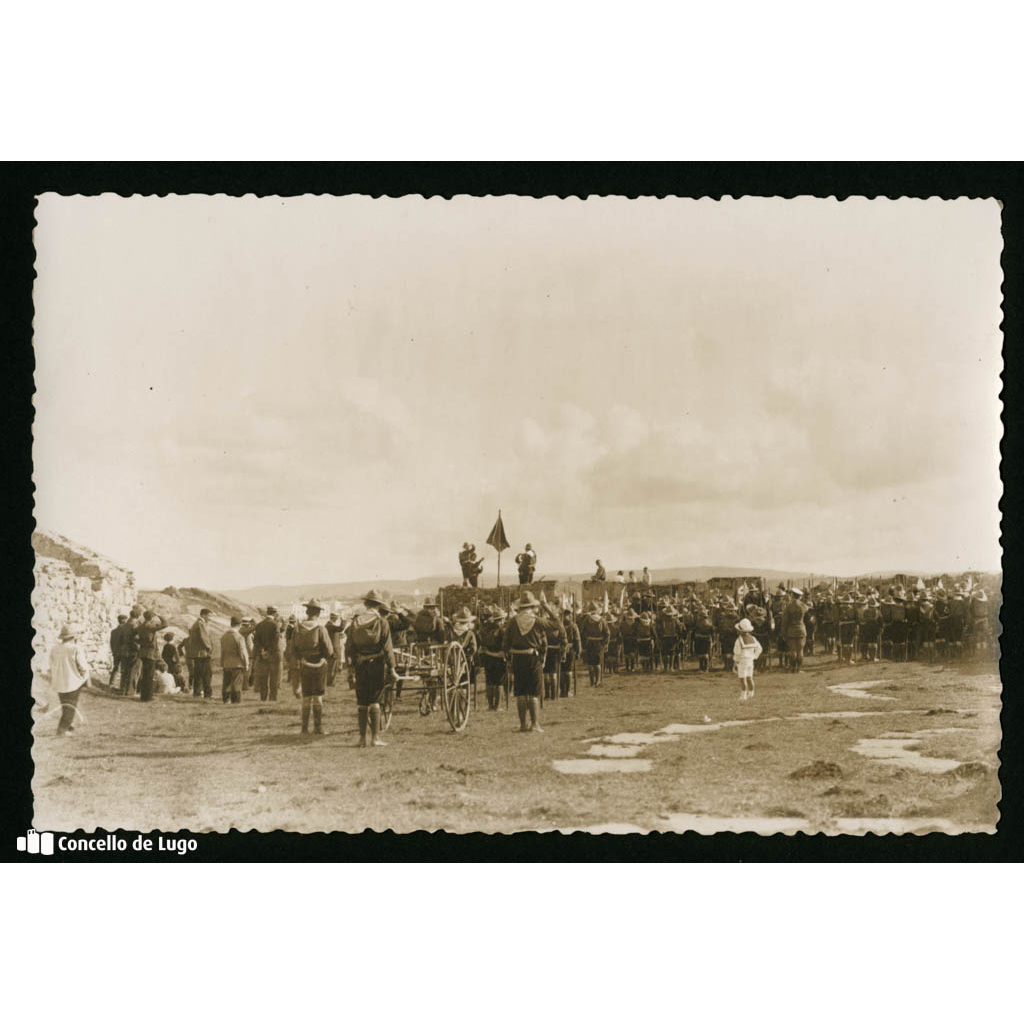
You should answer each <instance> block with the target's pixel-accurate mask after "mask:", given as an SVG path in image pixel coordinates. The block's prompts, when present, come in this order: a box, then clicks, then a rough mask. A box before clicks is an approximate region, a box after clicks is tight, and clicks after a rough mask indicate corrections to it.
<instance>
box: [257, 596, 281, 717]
mask: <svg viewBox="0 0 1024 1024" xmlns="http://www.w3.org/2000/svg"><path fill="white" fill-rule="evenodd" d="M283 639H284V638H283V637H282V635H281V623H280V621H279V619H278V614H277V609H276V608H275V607H274V606H273V605H272V604H271V605H268V606H267V610H266V612H265V613H264V615H263V618H262V619H260V621H259V622H257V623H256V628H255V629H254V630H253V631H252V659H253V673H252V679H253V687H254V688H255V689H256V691H257V693H259V695H260V700H261V701H268V700H269V701H275V700H277V691H278V689H279V688H280V686H281V668H282V655H283Z"/></svg>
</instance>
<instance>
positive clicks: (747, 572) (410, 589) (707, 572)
mask: <svg viewBox="0 0 1024 1024" xmlns="http://www.w3.org/2000/svg"><path fill="white" fill-rule="evenodd" d="M637 571H638V572H639V567H638V569H637ZM501 575H502V579H503V580H504V582H506V583H515V582H517V581H518V576H517V575H516V571H515V566H512V567H511V572H508V571H505V572H502V574H501ZM613 575H614V570H612V571H611V572H610V573H609V576H613ZM808 575H809V574H808V573H804V572H784V571H782V570H779V569H750V568H735V567H732V566H720V565H697V566H686V567H676V568H670V569H652V570H651V578H652V579H653V580H654V582H656V583H685V582H687V581H689V580H707V579H711V578H712V577H714V576H756V577H758V578H762V577H763V578H765V579H767V580H768V582H769V584H772V585H774V584H776V583H778V582H779V581H780V580H788V579H792V580H797V579H806V578H807V577H808ZM590 576H591V574H590V573H589V572H586V573H579V572H577V573H569V572H545V573H539V574H538V577H537V578H538V579H556V580H572V581H579V580H588V579H590ZM461 582H462V580H461V578H460V577H459V576H456V575H455V574H454V573H452V574H451V575H449V576H420V577H418V578H417V579H412V580H351V581H348V582H344V583H296V584H287V585H280V586H275V585H270V586H264V587H250V588H249V589H248V590H226V591H224V592H223V593H224V596H225V597H227V598H230V599H232V600H235V601H243V602H245V603H246V604H249V605H259V606H265V605H267V604H268V603H269V604H273V605H277V606H278V607H280V606H284V605H291V604H294V603H296V602H298V601H305V600H306V599H308V598H310V597H316V598H319V599H320V600H322V601H345V600H351V599H352V598H356V597H359V596H360V595H361V594H365V593H366V591H368V590H369V589H370V588H371V587H377V588H378V589H379V590H383V591H386V592H387V593H388V594H392V595H394V596H395V597H397V598H398V599H399V600H409V599H412V598H414V597H415V596H416V595H417V594H419V595H420V596H422V595H424V594H435V593H437V591H438V590H440V588H441V587H446V586H449V585H450V584H452V583H461ZM494 582H495V574H494V573H493V572H488V573H484V575H483V576H482V577H481V578H480V585H481V586H493V585H494Z"/></svg>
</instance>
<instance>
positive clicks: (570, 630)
mask: <svg viewBox="0 0 1024 1024" xmlns="http://www.w3.org/2000/svg"><path fill="white" fill-rule="evenodd" d="M562 629H563V630H564V631H565V647H564V649H563V651H562V668H561V675H560V676H559V684H558V685H559V690H558V694H559V696H560V697H568V696H569V689H570V687H571V684H572V678H573V672H574V671H575V666H576V659H577V658H578V657H579V656H580V651H581V650H582V643H581V640H580V630H579V627H578V626H577V625H576V616H575V615H574V614H573V610H572V608H565V609H563V611H562Z"/></svg>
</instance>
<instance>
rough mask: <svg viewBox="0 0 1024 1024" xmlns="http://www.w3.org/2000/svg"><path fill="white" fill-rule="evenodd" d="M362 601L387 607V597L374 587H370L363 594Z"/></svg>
mask: <svg viewBox="0 0 1024 1024" xmlns="http://www.w3.org/2000/svg"><path fill="white" fill-rule="evenodd" d="M363 601H364V602H365V603H366V604H377V605H380V606H381V607H383V608H387V606H388V602H387V598H386V597H385V596H384V595H383V594H382V593H381V592H380V591H379V590H378V589H377V588H376V587H373V588H371V589H370V590H369V591H368V592H367V593H366V594H365V595H364V596H363Z"/></svg>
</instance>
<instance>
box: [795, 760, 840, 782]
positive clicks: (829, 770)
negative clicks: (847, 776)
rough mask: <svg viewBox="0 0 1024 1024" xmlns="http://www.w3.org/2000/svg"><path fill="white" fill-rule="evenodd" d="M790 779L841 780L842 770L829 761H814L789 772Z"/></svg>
mask: <svg viewBox="0 0 1024 1024" xmlns="http://www.w3.org/2000/svg"><path fill="white" fill-rule="evenodd" d="M789 777H790V778H791V779H841V778H842V777H843V770H842V768H840V767H839V765H837V764H833V763H832V762H831V761H814V762H813V763H811V764H805V765H804V766H803V768H797V770H796V771H795V772H790V775H789Z"/></svg>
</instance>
